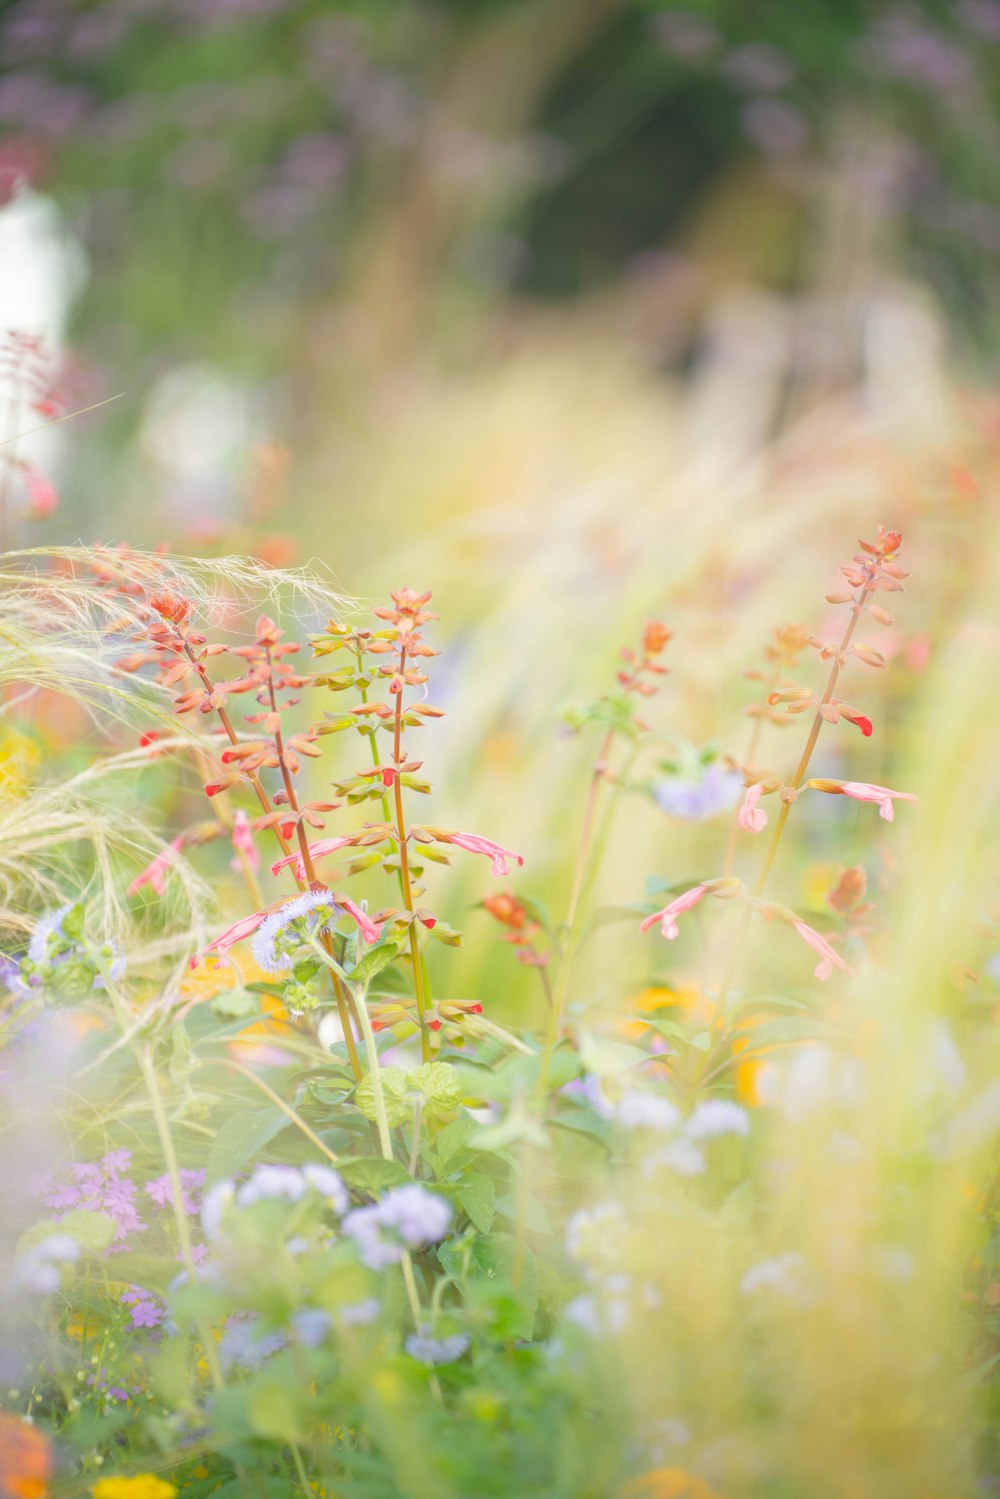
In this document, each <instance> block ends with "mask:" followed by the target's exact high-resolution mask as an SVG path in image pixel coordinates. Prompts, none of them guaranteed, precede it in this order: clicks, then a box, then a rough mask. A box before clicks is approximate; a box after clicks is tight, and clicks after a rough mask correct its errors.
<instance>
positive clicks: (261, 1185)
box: [236, 1166, 306, 1208]
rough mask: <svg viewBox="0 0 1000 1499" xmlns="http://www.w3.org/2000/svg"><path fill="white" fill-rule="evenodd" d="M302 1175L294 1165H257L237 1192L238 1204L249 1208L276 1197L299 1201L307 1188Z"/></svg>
mask: <svg viewBox="0 0 1000 1499" xmlns="http://www.w3.org/2000/svg"><path fill="white" fill-rule="evenodd" d="M302 1175H303V1174H302V1172H301V1171H299V1170H297V1169H296V1167H294V1166H257V1167H255V1168H254V1172H253V1175H252V1176H251V1177H250V1179H249V1181H245V1182H244V1183H243V1185H242V1187H240V1189H239V1191H238V1192H237V1193H236V1203H237V1206H238V1207H241V1208H248V1207H252V1206H253V1204H254V1203H255V1202H263V1201H265V1200H266V1199H267V1198H274V1197H277V1198H282V1197H283V1198H286V1199H287V1200H288V1201H289V1202H298V1200H299V1198H300V1197H301V1196H302V1195H303V1194H304V1192H305V1190H306V1184H305V1182H304V1181H303V1179H302Z"/></svg>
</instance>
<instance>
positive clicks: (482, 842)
mask: <svg viewBox="0 0 1000 1499" xmlns="http://www.w3.org/2000/svg"><path fill="white" fill-rule="evenodd" d="M442 841H443V842H446V843H454V844H455V846H456V848H464V849H466V850H467V851H468V852H469V853H470V854H485V855H486V857H487V858H488V859H489V861H490V873H491V874H495V875H497V876H498V877H499V876H501V875H505V874H510V866H509V864H508V863H507V860H508V859H513V860H514V862H515V863H516V864H518V865H521V864H523V863H524V858H523V856H522V855H521V854H516V853H514V851H513V850H512V849H509V848H503V847H502V846H501V845H500V844H499V843H494V842H493V839H492V838H481V837H480V836H479V834H478V833H449V834H448V835H447V836H446V837H445V838H444V839H443V840H442Z"/></svg>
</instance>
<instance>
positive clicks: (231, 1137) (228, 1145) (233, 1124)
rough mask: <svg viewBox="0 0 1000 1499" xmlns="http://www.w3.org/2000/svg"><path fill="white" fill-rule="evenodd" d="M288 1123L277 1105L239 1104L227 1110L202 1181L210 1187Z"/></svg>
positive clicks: (232, 1170)
mask: <svg viewBox="0 0 1000 1499" xmlns="http://www.w3.org/2000/svg"><path fill="white" fill-rule="evenodd" d="M287 1123H288V1116H287V1115H286V1114H284V1113H283V1112H282V1111H281V1109H276V1108H267V1109H246V1108H241V1109H238V1110H237V1111H236V1113H235V1114H230V1116H229V1118H228V1119H227V1120H225V1122H224V1123H223V1125H222V1127H221V1128H220V1130H219V1132H218V1134H217V1135H216V1137H215V1139H214V1140H213V1141H212V1148H211V1150H210V1151H209V1152H208V1161H207V1162H206V1166H205V1185H206V1186H208V1187H211V1186H213V1185H214V1183H215V1182H217V1181H222V1179H223V1177H226V1176H232V1174H233V1172H234V1171H239V1169H240V1167H241V1166H245V1165H246V1164H247V1162H248V1161H251V1160H252V1159H253V1158H254V1156H255V1155H256V1154H257V1152H258V1151H259V1150H263V1148H264V1146H265V1145H267V1144H268V1142H269V1141H270V1140H273V1139H274V1137H275V1135H277V1134H279V1133H280V1131H281V1130H283V1129H284V1127H285V1125H286V1124H287Z"/></svg>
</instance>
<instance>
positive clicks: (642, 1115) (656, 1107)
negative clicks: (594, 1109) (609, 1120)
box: [614, 1088, 681, 1131]
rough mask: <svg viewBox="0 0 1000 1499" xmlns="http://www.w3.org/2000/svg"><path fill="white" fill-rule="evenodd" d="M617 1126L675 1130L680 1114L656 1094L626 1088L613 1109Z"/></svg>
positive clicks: (673, 1106)
mask: <svg viewBox="0 0 1000 1499" xmlns="http://www.w3.org/2000/svg"><path fill="white" fill-rule="evenodd" d="M614 1113H615V1118H616V1119H617V1120H618V1122H619V1124H624V1125H625V1126H626V1127H627V1128H629V1129H656V1130H663V1131H668V1130H672V1129H676V1127H677V1125H678V1124H679V1123H680V1119H681V1113H680V1110H679V1109H678V1108H677V1106H676V1105H675V1104H673V1103H671V1102H670V1099H669V1098H664V1097H663V1096H662V1095H661V1094H658V1093H643V1092H640V1090H639V1089H638V1088H627V1089H626V1090H625V1092H624V1093H623V1094H622V1096H621V1098H620V1099H619V1101H618V1104H617V1106H616V1108H615V1111H614Z"/></svg>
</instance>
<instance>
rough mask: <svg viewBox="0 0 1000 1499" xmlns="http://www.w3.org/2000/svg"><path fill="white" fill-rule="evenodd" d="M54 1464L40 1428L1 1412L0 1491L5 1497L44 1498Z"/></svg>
mask: <svg viewBox="0 0 1000 1499" xmlns="http://www.w3.org/2000/svg"><path fill="white" fill-rule="evenodd" d="M54 1467H55V1464H54V1462H53V1460H52V1448H51V1447H50V1445H49V1443H48V1441H47V1440H46V1438H45V1437H44V1436H43V1435H42V1433H41V1432H40V1431H36V1430H35V1428H34V1427H33V1426H29V1425H28V1423H27V1422H26V1421H21V1420H20V1419H19V1418H18V1417H17V1416H10V1415H6V1414H4V1413H2V1412H0V1494H2V1495H3V1496H4V1499H8V1496H9V1499H45V1495H46V1494H47V1493H48V1492H49V1486H48V1480H49V1478H51V1476H52V1471H53V1468H54Z"/></svg>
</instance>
